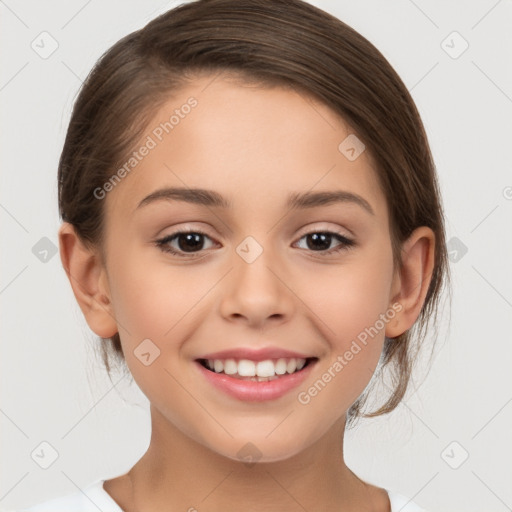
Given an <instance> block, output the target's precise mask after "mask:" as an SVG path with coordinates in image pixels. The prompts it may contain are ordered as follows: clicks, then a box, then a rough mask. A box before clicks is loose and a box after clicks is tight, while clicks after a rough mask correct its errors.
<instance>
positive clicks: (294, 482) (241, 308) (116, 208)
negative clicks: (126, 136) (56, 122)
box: [59, 75, 434, 512]
mask: <svg viewBox="0 0 512 512" xmlns="http://www.w3.org/2000/svg"><path fill="white" fill-rule="evenodd" d="M191 96H192V97H194V98H195V99H197V102H198V104H197V106H196V107H195V108H194V109H192V110H191V112H190V113H189V114H188V115H187V116H185V117H184V118H183V119H180V122H179V124H177V125H176V126H175V127H174V129H173V130H172V131H171V132H170V133H169V134H165V135H164V137H163V140H162V142H160V143H158V145H157V146H156V147H155V148H154V149H152V150H151V151H150V152H149V154H148V155H147V156H146V157H144V159H143V160H142V161H141V162H140V163H139V164H138V165H137V167H136V168H135V169H134V170H133V171H132V172H131V173H130V174H129V175H128V176H126V177H125V178H124V179H123V181H122V182H121V183H120V184H118V185H117V186H116V187H114V189H113V190H112V191H110V192H109V193H108V194H107V196H106V197H105V198H104V199H103V201H105V205H104V206H105V207H106V224H105V229H106V245H105V250H106V267H103V266H102V264H101V261H100V259H99V257H98V254H97V252H96V251H94V250H87V249H86V248H85V247H84V246H83V245H82V244H81V243H80V240H79V239H78V238H77V237H76V235H75V233H74V230H73V227H72V226H70V225H69V224H67V223H64V224H63V225H62V227H61V229H60V232H59V240H60V251H61V259H62V262H63V266H64V268H65V270H66V272H67V274H68V277H69V279H70V282H71V285H72V287H73V291H74V293H75V296H76V298H77V301H78V303H79V305H80V307H81V309H82V311H83V313H84V315H85V318H86V320H87V322H88V325H89V326H90V328H91V329H92V330H93V331H94V332H95V333H96V334H97V335H99V336H102V337H110V336H112V335H113V334H115V333H116V332H118V331H119V333H120V336H121V341H122V346H123V351H124V354H125V357H126V361H127V364H128V367H129V369H130V371H131V373H132V374H133V377H134V380H135V381H136V382H137V384H138V385H139V386H140V388H141V390H142V391H143V392H144V393H145V395H146V396H147V397H148V399H149V401H150V402H151V419H152V435H151V442H150V446H149V449H148V451H147V453H146V454H145V455H144V456H143V457H142V458H141V460H140V461H138V462H137V464H135V466H134V467H133V468H132V470H130V472H129V473H128V474H127V475H123V476H122V477H119V478H117V479H113V480H110V481H107V482H106V483H105V489H106V490H107V492H109V493H110V494H111V495H112V496H113V497H114V499H115V500H116V501H117V502H118V503H119V504H120V506H121V507H122V508H123V509H124V510H126V511H131V510H139V511H143V512H151V511H153V510H154V511H156V510H164V509H165V510H189V509H191V507H195V508H196V509H197V510H201V511H220V510H230V509H233V506H234V504H236V503H240V504H243V508H244V510H246V511H247V512H249V511H256V510H258V511H271V510H272V511H274V510H275V511H278V510H280V511H283V510H286V511H299V510H300V511H303V510H304V508H305V509H306V510H315V511H332V510H345V511H356V510H357V511H359V512H360V511H364V510H368V511H370V510H378V511H387V510H389V500H388V498H387V494H386V493H385V491H384V490H383V489H380V488H378V487H375V486H372V485H369V484H367V483H365V482H363V481H362V480H360V479H359V478H357V477H356V476H355V475H354V474H353V473H352V472H351V471H350V469H349V468H348V467H347V466H346V465H345V463H344V460H343V433H344V427H345V414H346V411H347V409H348V408H349V407H350V405H351V404H352V403H353V402H354V401H355V400H356V399H357V397H358V396H359V395H360V394H361V393H362V391H363V390H364V388H365V387H366V385H367V384H368V382H369V381H370V378H371V376H372V374H373V372H374V370H375V368H376V366H377V363H378V360H379V357H380V354H381V351H382V345H383V342H384V335H386V336H388V337H396V336H398V335H399V334H401V333H403V332H404V331H405V330H407V329H409V328H410V327H411V326H412V325H413V323H414V322H415V320H416V319H417V317H418V315H419V313H420V310H421V307H422V305H423V301H424V299H425V295H426V292H427V289H428V285H429V279H430V275H431V272H432V266H433V256H434V235H433V233H432V231H431V230H430V229H428V228H426V227H421V228H419V229H417V230H416V231H415V232H414V233H413V234H412V235H411V237H410V238H409V239H408V240H407V241H406V243H405V244H404V246H403V259H404V265H403V268H402V269H401V270H400V271H399V272H398V271H397V272H394V269H393V262H392V252H391V242H390V234H389V226H388V222H389V218H388V212H387V204H386V199H385V196H384V195H383V193H382V191H381V189H380V187H379V185H378V181H377V174H376V171H375V169H374V165H373V162H372V160H371V157H370V155H369V152H368V151H364V152H363V153H362V154H361V155H360V156H359V157H358V158H357V159H356V160H355V161H349V160H348V159H347V158H346V157H345V156H344V155H343V154H342V153H341V152H340V151H339V150H338V146H339V144H340V143H341V142H342V141H343V140H344V139H345V138H346V137H347V136H348V135H349V134H350V133H352V131H351V130H350V128H349V127H348V126H347V125H346V124H345V123H344V122H343V120H342V119H341V118H340V117H339V116H337V115H336V114H335V113H334V112H333V111H331V110H330V109H329V108H328V107H326V106H325V105H323V104H321V103H319V102H317V101H314V100H313V99H311V98H308V97H306V96H304V95H301V94H298V93H297V92H295V91H293V90H292V89H286V88H282V87H262V86H254V85H252V86H249V85H247V84H245V85H244V84H242V83H240V81H236V80H234V79H232V78H230V77H228V76H226V75H221V76H217V77H216V78H215V79H214V80H213V81H212V77H202V78H196V79H195V80H193V81H191V82H190V83H189V85H187V86H186V87H185V88H184V89H182V90H181V91H179V92H177V93H176V94H175V95H174V96H173V97H172V98H169V101H168V102H167V103H166V104H165V105H164V107H163V108H162V109H160V110H159V112H158V114H157V115H156V116H155V118H154V120H153V121H152V122H151V123H150V124H149V126H148V131H147V134H146V135H145V136H144V139H145V137H146V136H147V135H148V134H151V130H153V128H154V127H156V126H158V125H159V123H160V122H163V121H165V120H166V119H168V118H169V115H170V113H172V111H173V110H174V109H175V108H179V107H180V106H181V105H183V104H184V103H186V102H187V99H188V98H190V97H191ZM163 186H176V187H186V188H195V187H200V188H205V189H211V190H215V191H216V192H218V193H219V194H221V195H222V196H224V197H225V198H226V199H227V200H230V201H231V202H232V203H233V206H232V207H231V208H229V209H224V208H220V207H211V206H208V207H206V206H202V205H194V204H189V203H186V202H183V201H170V200H161V201H157V202H154V203H151V204H148V205H146V206H143V207H141V208H137V205H138V204H139V202H140V201H141V200H142V199H143V198H145V197H146V196H147V195H149V194H150V193H151V192H153V191H155V190H156V189H158V188H161V187H163ZM332 190H346V191H350V192H353V193H355V194H358V195H360V196H362V197H363V198H364V199H365V200H366V201H367V202H368V203H369V204H370V205H371V207H372V208H373V210H374V213H375V214H374V215H371V214H369V213H368V212H367V211H366V210H364V209H363V208H362V207H361V206H359V205H357V204H353V203H348V202H347V203H332V204H329V205H324V206H320V207H315V208H308V209H304V210H290V209H287V208H286V207H285V200H286V198H287V196H288V194H289V193H290V192H308V191H314V192H317V191H332ZM184 228H185V229H186V228H191V229H198V230H200V231H202V232H205V233H206V235H207V237H206V238H205V239H204V245H203V247H204V249H203V250H202V251H201V252H200V253H197V252H196V253H193V254H192V255H191V253H185V257H180V256H175V255H172V254H168V253H165V252H163V251H162V250H161V249H160V248H158V247H157V246H156V245H155V243H154V242H155V240H157V239H161V238H163V237H164V236H166V235H169V234H172V233H174V232H175V231H177V230H178V229H184ZM325 231H330V232H335V233H339V234H341V235H343V236H345V237H347V238H350V239H351V240H354V241H355V245H354V246H352V247H345V248H343V249H342V250H341V251H339V252H337V253H335V252H332V249H333V248H337V247H339V245H340V242H339V241H338V240H337V239H336V238H335V237H333V238H332V242H331V245H330V246H329V249H328V250H331V253H330V254H326V251H325V250H324V251H323V252H322V251H319V250H314V249H311V248H308V245H307V240H308V237H306V236H305V235H306V234H308V233H319V232H325ZM247 236H251V237H253V238H254V239H255V240H256V241H257V242H258V244H259V245H260V246H261V248H262V249H263V252H262V253H261V255H260V256H259V257H258V258H257V259H256V260H255V261H254V262H252V263H247V262H246V261H245V260H244V259H242V258H241V257H240V256H239V254H238V253H237V252H236V248H237V247H238V246H239V244H240V243H241V242H242V241H243V240H244V239H245V238H246V237H247ZM169 243H170V242H169ZM183 243H185V248H186V247H187V245H186V241H183V239H182V246H181V247H183ZM172 247H174V248H175V249H179V247H180V246H179V244H178V240H176V239H175V240H174V242H172ZM314 247H315V246H314V245H313V248H314ZM194 254H199V256H197V257H194ZM393 303H399V304H400V305H401V311H400V312H399V313H396V315H394V318H393V319H391V320H389V321H388V322H387V323H386V324H385V326H384V328H383V329H382V330H381V331H380V332H379V334H378V335H376V336H374V337H373V338H371V339H370V341H369V343H368V344H367V345H366V346H365V347H364V348H363V349H362V350H361V351H360V352H359V353H358V354H357V355H355V356H354V358H353V359H352V360H351V361H349V362H348V364H347V365H346V366H344V368H343V370H342V371H340V372H338V373H337V374H336V377H335V378H333V379H332V380H331V382H329V383H328V385H326V386H325V388H324V389H323V390H322V391H321V392H319V393H318V394H317V395H316V396H315V397H313V398H312V399H311V401H310V402H309V403H308V404H306V405H304V404H301V403H300V402H299V401H298V399H297V395H298V393H299V392H300V391H304V390H307V389H308V388H309V387H310V386H311V385H312V384H313V383H314V382H315V381H316V380H317V379H319V378H321V376H322V374H323V373H325V372H326V371H327V370H328V368H329V367H331V366H332V365H333V363H334V361H336V358H337V356H338V355H343V354H344V353H345V352H346V351H347V350H348V349H349V348H350V346H351V343H352V341H353V340H354V339H356V337H357V335H358V334H359V333H360V332H362V331H364V329H365V328H367V327H370V326H373V325H374V324H375V322H376V320H378V319H379V315H380V314H382V313H385V312H386V311H388V310H389V309H390V307H391V305H392V304H393ZM147 338H149V339H151V340H152V342H153V343H154V344H155V345H157V346H158V348H159V349H160V356H159V357H158V358H157V359H156V360H155V361H154V362H153V363H152V364H151V365H149V366H145V365H143V364H141V362H140V360H139V359H138V358H137V357H136V356H135V355H134V350H135V349H136V348H137V346H138V345H139V344H140V343H141V341H142V340H144V339H147ZM241 346H243V347H251V348H261V347H269V346H277V347H280V348H285V349H290V350H296V351H298V352H302V353H306V354H310V355H311V356H316V357H318V359H319V361H318V363H317V364H316V366H315V367H314V369H313V372H312V373H311V374H310V375H309V377H308V379H307V380H306V382H305V383H304V384H302V385H301V386H300V387H299V388H297V389H294V390H292V391H291V392H289V393H287V394H286V395H285V396H283V397H280V398H279V399H276V400H272V401H266V402H256V403H255V402H243V401H240V400H237V399H235V398H232V397H229V396H227V395H225V394H224V393H223V392H221V391H219V390H217V389H214V388H212V387H211V386H210V385H209V384H208V382H207V381H206V380H205V379H204V378H200V376H199V374H198V371H197V368H196V363H194V360H195V359H196V358H198V357H201V356H202V355H204V354H206V353H208V352H213V351H218V350H224V349H229V348H233V347H241ZM248 442H250V443H252V444H254V445H255V446H256V447H257V448H258V450H259V452H260V453H261V458H260V459H259V460H258V463H257V464H255V465H251V466H248V465H247V464H245V463H243V462H241V461H240V459H239V457H238V455H237V452H238V451H239V450H240V449H241V448H242V447H243V446H244V445H246V443H248ZM132 485H133V489H132ZM133 490H134V492H135V494H134V497H133V495H132V491H133ZM164 507H165V508H164Z"/></svg>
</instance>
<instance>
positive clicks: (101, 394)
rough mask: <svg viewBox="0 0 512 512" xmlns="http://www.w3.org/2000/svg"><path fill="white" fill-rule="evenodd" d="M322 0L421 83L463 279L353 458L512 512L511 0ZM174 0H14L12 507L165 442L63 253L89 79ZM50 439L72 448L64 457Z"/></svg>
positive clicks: (9, 135) (9, 296) (455, 503)
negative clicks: (74, 133) (120, 43)
mask: <svg viewBox="0 0 512 512" xmlns="http://www.w3.org/2000/svg"><path fill="white" fill-rule="evenodd" d="M312 3H314V4H315V5H317V6H319V7H321V8H323V9H325V10H327V11H330V12H331V13H333V14H334V15H336V16H338V17H339V18H341V19H342V20H343V21H345V22H346V23H348V24H349V25H351V26H352V27H354V28H355V29H356V30H358V31H359V32H360V33H361V34H362V35H364V36H365V37H367V38H368V39H369V40H370V41H371V42H372V43H374V44H375V45H376V46H377V48H379V49H380V50H381V52H382V53H383V54H384V55H385V56H386V58H387V59H388V60H389V61H390V63H391V64H392V65H393V66H394V67H395V69H396V70H397V72H398V73H399V75H400V76H401V77H402V79H403V81H404V83H405V84H406V85H407V87H408V88H409V90H410V91H411V94H412V96H413V98H414V100H415V101H416V103H417V105H418V108H419V110H420V113H421V115H422V118H423V120H424V123H425V126H426V129H427V133H428V136H429V140H430V143H431V147H432V151H433V154H434V158H435V161H436V164H437V168H438V172H439V177H440V183H441V188H442V193H443V198H444V203H445V207H446V214H447V231H448V239H449V240H450V250H451V260H452V261H451V268H452V272H453V277H454V294H453V307H452V310H451V327H450V328H449V329H448V320H449V315H448V310H447V309H446V310H445V313H446V314H445V315H444V317H443V319H442V321H441V322H440V324H439V329H440V337H439V344H438V350H437V352H436V356H435V359H434V362H433V365H432V368H431V371H430V373H429V374H428V376H427V378H426V379H425V380H422V378H421V373H420V374H419V376H418V378H417V379H416V386H415V387H414V386H413V387H411V389H410V392H409V393H408V397H407V398H406V400H405V401H404V403H403V404H402V405H401V406H399V408H398V409H397V410H396V411H394V412H393V413H392V414H391V415H388V416H386V417H381V418H378V419H374V420H366V421H363V422H361V423H360V425H359V427H358V428H357V430H354V431H349V432H347V437H346V443H345V446H346V457H347V463H348V464H349V466H351V468H352V469H353V470H354V471H355V472H356V473H357V474H359V475H360V476H361V477H362V478H365V479H366V480H368V481H370V482H372V483H375V484H377V485H380V486H383V487H386V488H389V489H392V490H395V491H398V492H400V493H402V494H405V495H407V496H408V497H410V498H413V499H414V501H415V502H417V503H418V504H420V505H422V506H424V507H426V508H427V509H429V510H431V511H432V512H434V511H439V512H443V511H444V512H457V511H465V512H476V511H483V510H485V511H486V512H491V511H496V512H501V511H506V510H512V489H511V484H510V482H512V469H511V459H512V458H511V454H512V450H511V448H512V441H511V436H510V432H511V431H512V428H511V427H512V403H511V402H512V386H511V385H510V381H511V377H510V375H511V371H510V368H511V362H512V361H511V359H512V357H511V356H512V343H511V335H510V332H511V327H512V325H511V320H512V278H511V274H512V272H511V270H510V268H511V262H512V230H511V225H512V222H511V221H512V172H511V165H510V164H511V154H510V147H511V141H512V116H511V113H512V70H511V62H512V59H511V55H510V50H511V49H512V31H511V30H510V27H511V26H512V25H511V24H512V3H511V2H510V0H509V1H505V0H502V1H498V2H496V1H495V0H490V1H479V2H476V1H472V2H442V1H441V0H436V1H430V2H427V1H420V0H417V1H415V2H413V1H411V0H401V1H399V0H393V1H388V2H381V1H379V0H371V1H369V0H368V1H359V2H353V1H351V2H348V1H339V2H336V1H334V0H333V1H316V2H312ZM174 5H176V2H163V1H158V0H152V1H145V2H142V1H139V2H134V1H121V0H118V1H110V2H99V1H97V0H96V1H93V0H89V1H88V2H87V1H66V2H65V1H63V0H60V1H56V0H55V1H46V2H36V1H30V2H28V1H27V2H16V1H15V0H6V1H0V16H1V23H2V30H1V31H0V40H1V52H2V62H3V65H2V68H1V71H0V102H1V107H2V119H3V123H2V133H1V143H2V150H1V154H2V173H1V178H0V179H1V187H0V191H1V192H0V222H1V234H2V240H1V247H2V250H1V252H0V258H1V274H0V301H1V308H2V322H1V324H0V325H1V340H2V358H1V368H0V376H1V379H2V382H1V383H2V386H1V393H2V394H1V400H2V401H1V410H0V412H1V414H0V422H1V431H2V434H3V435H2V438H1V443H2V445H1V450H2V468H1V471H2V473H1V477H0V507H1V508H2V510H9V509H11V508H15V507H17V506H21V505H28V504H31V503H35V502H39V501H42V500H43V499H48V498H50V497H53V496H57V495H61V494H65V493H69V492H74V491H76V490H77V489H79V488H80V489H82V488H83V487H84V486H86V485H88V484H89V483H91V482H92V481H94V480H96V479H97V478H100V477H102V478H110V477H113V476H116V475H119V474H121V473H124V472H125V471H126V470H127V469H128V468H130V467H131V466H132V465H133V464H134V463H135V462H136V461H137V460H138V458H139V457H140V456H141V455H142V454H143V453H144V451H145V450H146V448H147V446H148V443H149V433H150V423H149V416H148V406H147V400H146V398H145V397H144V395H142V393H141V392H140V391H139V390H138V389H136V387H135V386H134V385H132V386H129V385H128V382H127V381H128V379H122V378H121V376H120V375H117V376H116V375H114V377H113V382H114V383H115V384H116V386H113V385H112V383H111V382H110V381H109V380H108V378H107V377H106V373H105V372H104V370H103V369H102V365H101V362H100V360H99V358H97V357H96V355H95V354H96V353H97V348H98V347H97V344H98V342H97V341H96V338H95V335H94V333H92V332H91V331H90V330H89V328H88V326H87V324H86V323H85V321H84V319H83V317H82V314H81V312H80V309H79V308H78V305H77V304H76V301H75V299H74V296H73V295H72V292H71V288H70V286H69V283H68V281H67V278H66V276H65V273H64V271H63V269H62V268H61V263H60V259H59V256H58V253H57V254H54V253H52V247H53V248H55V247H54V246H56V245H57V230H58V227H59V225H60V222H59V218H58V213H57V193H56V190H57V188H56V172H57V171H56V169H57V162H58V157H59V154H60V151H61V149H62V143H63V139H64V135H65V130H66V126H67V123H68V120H69V116H70V109H71V107H72V104H73V99H74V97H75V94H76V92H77V90H78V87H79V86H80V83H81V80H83V79H84V78H85V76H86V75H87V73H88V72H89V70H90V69H91V67H92V65H93V64H94V62H95V61H96V60H97V59H98V57H99V56H100V54H101V53H102V52H103V51H105V50H106V49H107V48H108V47H110V46H111V45H112V44H113V43H114V42H116V41H117V40H118V39H119V38H120V37H122V36H124V35H125V34H127V33H128V32H131V31H132V30H135V29H138V28H140V27H142V26H143V25H144V24H145V23H146V22H147V21H149V20H150V19H152V18H153V17H155V16H156V15H157V14H160V13H162V12H164V11H165V10H167V9H169V8H171V7H173V6H174ZM44 31H46V32H48V33H49V34H50V36H47V35H43V36H41V35H40V34H41V33H42V32H44ZM454 31H456V32H457V33H458V34H459V35H456V34H455V35H454V34H452V33H453V32H454ZM52 39H53V40H55V41H56V43H53V42H52ZM443 41H444V43H443ZM464 41H466V42H467V44H468V45H469V47H468V48H467V50H466V51H464V52H463V53H461V51H462V50H463V49H464V47H465V44H466V43H465V42H464ZM52 44H54V45H55V44H58V47H57V49H56V50H55V51H54V52H53V53H52V54H51V55H49V56H47V55H44V54H43V55H41V54H42V53H43V52H45V51H46V52H49V51H50V50H51V49H52ZM31 45H32V46H34V47H35V48H36V49H37V51H36V49H33V47H32V46H31ZM459 53H460V55H459ZM43 57H47V58H43ZM45 251H48V252H45ZM43 442H46V443H49V444H50V445H51V446H52V447H53V449H55V450H56V452H57V453H58V458H57V459H56V460H55V462H53V464H51V465H50V466H49V467H48V468H47V469H43V468H42V467H41V464H42V465H45V464H49V463H50V462H51V458H50V457H51V449H50V448H49V447H48V446H47V445H42V446H41V443H43ZM41 450H42V451H43V452H44V453H45V456H44V457H41V456H40V457H39V458H38V457H37V456H36V454H37V453H39V454H41V453H42V451H41ZM31 454H33V455H31ZM465 457H468V458H467V460H464V459H465Z"/></svg>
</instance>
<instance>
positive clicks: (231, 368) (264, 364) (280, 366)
mask: <svg viewBox="0 0 512 512" xmlns="http://www.w3.org/2000/svg"><path fill="white" fill-rule="evenodd" d="M305 364H306V359H300V358H294V357H292V358H290V359H285V358H281V359H277V360H272V359H266V360H264V361H257V362H255V361H251V360H249V359H240V360H239V361H236V360H235V359H225V360H222V359H208V360H207V362H206V365H207V367H208V368H209V369H210V370H213V371H215V372H216V373H225V374H226V375H234V376H238V377H253V378H251V379H250V380H255V381H259V382H261V381H267V380H274V379H276V378H278V376H279V375H284V374H285V373H295V372H296V371H299V370H302V368H304V365H305Z"/></svg>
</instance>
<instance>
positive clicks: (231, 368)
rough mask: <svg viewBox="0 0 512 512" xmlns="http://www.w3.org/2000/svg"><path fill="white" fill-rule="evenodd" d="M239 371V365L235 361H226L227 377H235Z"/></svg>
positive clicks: (225, 371) (225, 370)
mask: <svg viewBox="0 0 512 512" xmlns="http://www.w3.org/2000/svg"><path fill="white" fill-rule="evenodd" d="M237 371H238V365H237V364H236V361H235V360H234V359H226V361H224V373H225V374H226V375H234V374H235V373H236V372H237Z"/></svg>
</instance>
